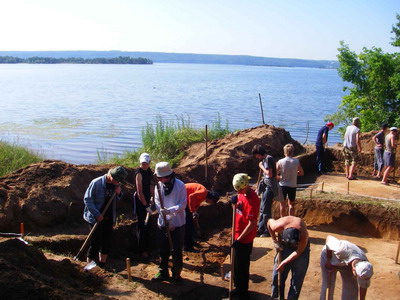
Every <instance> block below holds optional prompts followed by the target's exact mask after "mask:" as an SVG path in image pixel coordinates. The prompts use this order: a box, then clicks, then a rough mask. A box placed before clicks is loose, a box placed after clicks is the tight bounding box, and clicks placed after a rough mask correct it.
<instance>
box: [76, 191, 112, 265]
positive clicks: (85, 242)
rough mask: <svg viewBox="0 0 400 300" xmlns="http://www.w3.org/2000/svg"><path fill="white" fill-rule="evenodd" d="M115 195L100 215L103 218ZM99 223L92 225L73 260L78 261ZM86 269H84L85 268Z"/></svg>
mask: <svg viewBox="0 0 400 300" xmlns="http://www.w3.org/2000/svg"><path fill="white" fill-rule="evenodd" d="M116 195H117V194H116V193H115V192H114V193H113V195H112V196H111V198H110V200H108V202H107V205H106V206H105V207H104V209H103V211H102V213H101V215H102V216H104V214H105V213H106V211H107V209H108V208H109V207H110V205H111V203H112V202H113V200H114V199H115V197H116ZM99 224H100V222H96V224H94V226H93V228H92V230H90V232H89V234H88V236H87V238H86V240H85V241H84V243H83V245H82V247H81V249H79V252H78V254H77V255H75V257H74V260H78V259H79V256H80V255H81V253H82V251H83V250H84V249H85V248H86V246H87V245H88V244H89V241H90V239H91V238H92V236H93V234H94V232H95V231H96V229H97V227H98V226H99ZM85 268H86V267H85Z"/></svg>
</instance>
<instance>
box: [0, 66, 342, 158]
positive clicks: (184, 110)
mask: <svg viewBox="0 0 400 300" xmlns="http://www.w3.org/2000/svg"><path fill="white" fill-rule="evenodd" d="M343 85H344V83H343V82H342V80H341V79H340V77H339V76H338V75H337V71H336V70H327V69H307V68H279V67H261V66H260V67H258V66H236V65H201V64H153V65H79V64H76V65H30V64H17V65H0V90H1V96H0V99H1V100H0V101H1V113H0V116H1V118H0V139H2V140H6V141H15V140H17V141H18V143H19V144H22V145H25V146H28V147H29V148H31V149H34V150H38V151H39V152H41V153H42V154H44V155H45V156H46V157H47V158H49V159H50V158H51V159H61V160H64V161H66V162H70V163H76V164H86V163H95V162H96V159H97V152H98V151H100V152H104V151H105V152H107V153H108V154H114V153H122V152H123V151H126V150H132V149H134V148H138V147H140V146H141V130H142V128H143V127H144V126H146V123H150V124H154V123H155V121H156V118H157V116H161V117H162V118H163V119H164V120H176V118H177V116H182V115H183V116H184V117H185V118H187V117H190V120H191V121H192V123H193V124H194V127H197V128H200V127H202V128H204V126H205V125H206V124H208V125H211V123H212V122H214V121H215V120H216V118H217V114H218V113H219V114H220V117H221V119H222V124H223V125H225V122H226V120H228V122H229V128H230V129H245V128H249V127H254V126H258V125H261V124H262V117H261V111H260V105H259V97H258V94H259V93H260V94H261V97H262V101H263V108H264V119H265V123H267V124H271V125H275V126H278V127H283V128H285V129H286V130H288V131H289V132H290V134H291V135H292V137H293V138H295V139H296V140H298V141H299V142H301V143H304V142H305V141H307V142H309V143H314V142H315V136H316V132H317V131H318V129H319V128H320V127H321V126H323V124H324V121H323V119H324V116H325V115H327V114H331V113H333V112H335V111H336V110H337V107H338V105H339V103H340V102H341V98H342V96H343V95H344V92H343V91H342V88H343ZM307 124H308V125H307ZM307 126H309V132H308V138H307ZM339 141H341V138H340V137H339V135H338V134H337V133H336V128H335V129H334V130H332V131H331V132H330V135H329V143H330V144H333V143H335V142H339Z"/></svg>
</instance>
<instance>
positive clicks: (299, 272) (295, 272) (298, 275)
mask: <svg viewBox="0 0 400 300" xmlns="http://www.w3.org/2000/svg"><path fill="white" fill-rule="evenodd" d="M295 250H296V249H295V248H289V247H285V246H284V247H283V251H282V261H283V260H284V259H285V258H286V257H288V256H289V255H290V254H291V253H292V252H294V251H295ZM309 262H310V242H308V245H307V247H306V249H304V252H303V253H302V254H301V255H300V256H299V257H298V258H296V259H295V260H294V261H292V262H290V263H288V264H287V265H286V266H285V268H284V270H283V271H282V273H281V280H280V282H279V297H280V299H284V294H285V281H286V278H287V277H288V275H289V271H291V272H292V278H291V280H290V289H289V294H288V297H287V300H297V299H299V297H300V292H301V287H302V286H303V281H304V278H305V277H306V273H307V269H308V264H309ZM277 266H278V255H276V256H275V264H274V271H273V273H272V297H273V298H277V297H278V288H277V285H278V272H277V271H276V268H277Z"/></svg>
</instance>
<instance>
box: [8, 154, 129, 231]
mask: <svg viewBox="0 0 400 300" xmlns="http://www.w3.org/2000/svg"><path fill="white" fill-rule="evenodd" d="M110 167H111V166H96V165H79V166H78V165H73V164H67V163H65V162H62V161H49V160H46V161H43V162H40V163H36V164H31V165H29V166H28V167H26V168H24V169H20V170H18V171H15V172H13V173H11V174H9V175H7V176H5V177H1V178H0V231H12V230H18V228H19V224H20V223H21V222H23V223H24V224H25V227H26V229H27V231H28V232H29V231H31V230H35V229H38V228H43V227H51V226H54V225H58V224H63V223H70V222H82V212H83V208H84V204H83V195H84V193H85V191H86V188H87V186H88V185H89V183H90V181H92V180H93V179H94V178H96V177H98V176H101V175H103V174H105V173H106V172H107V171H108V169H109V168H110ZM128 174H129V175H128V182H133V169H128ZM132 188H133V187H132V186H131V185H129V184H127V185H125V186H124V190H125V191H128V192H129V191H131V190H132ZM129 195H132V193H127V194H126V195H125V197H126V199H125V200H127V201H129V200H128V199H127V197H129Z"/></svg>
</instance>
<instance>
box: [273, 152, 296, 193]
mask: <svg viewBox="0 0 400 300" xmlns="http://www.w3.org/2000/svg"><path fill="white" fill-rule="evenodd" d="M299 163H300V161H299V160H298V159H297V158H294V157H285V158H282V159H280V160H279V161H278V164H279V165H280V174H281V180H280V181H279V185H280V186H290V187H296V186H297V171H298V169H299Z"/></svg>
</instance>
